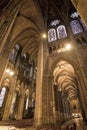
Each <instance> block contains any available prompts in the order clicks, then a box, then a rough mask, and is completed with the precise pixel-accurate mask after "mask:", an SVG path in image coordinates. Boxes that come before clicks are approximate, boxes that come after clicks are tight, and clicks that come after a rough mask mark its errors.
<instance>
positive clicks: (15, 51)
mask: <svg viewBox="0 0 87 130" xmlns="http://www.w3.org/2000/svg"><path fill="white" fill-rule="evenodd" d="M19 50H20V46H19V45H17V44H16V45H15V47H14V49H13V50H12V52H11V54H10V57H9V60H10V61H11V62H13V63H15V61H16V58H17V55H18V51H19Z"/></svg>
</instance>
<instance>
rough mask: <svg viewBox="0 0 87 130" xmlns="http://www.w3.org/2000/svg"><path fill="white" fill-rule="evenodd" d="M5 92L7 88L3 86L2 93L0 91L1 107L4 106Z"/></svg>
mask: <svg viewBox="0 0 87 130" xmlns="http://www.w3.org/2000/svg"><path fill="white" fill-rule="evenodd" d="M5 94H6V88H5V87H3V88H2V89H1V93H0V107H2V105H3V101H4V97H5Z"/></svg>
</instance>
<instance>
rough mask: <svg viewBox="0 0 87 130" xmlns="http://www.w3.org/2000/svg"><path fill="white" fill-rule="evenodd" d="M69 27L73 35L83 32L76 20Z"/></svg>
mask: <svg viewBox="0 0 87 130" xmlns="http://www.w3.org/2000/svg"><path fill="white" fill-rule="evenodd" d="M70 25H71V29H72V32H73V34H77V33H81V32H83V29H82V27H81V25H80V23H79V21H78V20H73V21H71V23H70Z"/></svg>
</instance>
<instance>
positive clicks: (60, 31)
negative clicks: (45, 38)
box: [57, 25, 67, 39]
mask: <svg viewBox="0 0 87 130" xmlns="http://www.w3.org/2000/svg"><path fill="white" fill-rule="evenodd" d="M57 35H58V39H61V38H64V37H67V32H66V29H65V26H64V25H60V26H58V27H57Z"/></svg>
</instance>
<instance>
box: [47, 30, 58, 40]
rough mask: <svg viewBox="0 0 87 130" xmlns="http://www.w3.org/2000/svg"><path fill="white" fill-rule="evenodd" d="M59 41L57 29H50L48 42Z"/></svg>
mask: <svg viewBox="0 0 87 130" xmlns="http://www.w3.org/2000/svg"><path fill="white" fill-rule="evenodd" d="M56 40H57V36H56V30H55V29H50V30H49V31H48V42H53V41H56Z"/></svg>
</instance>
